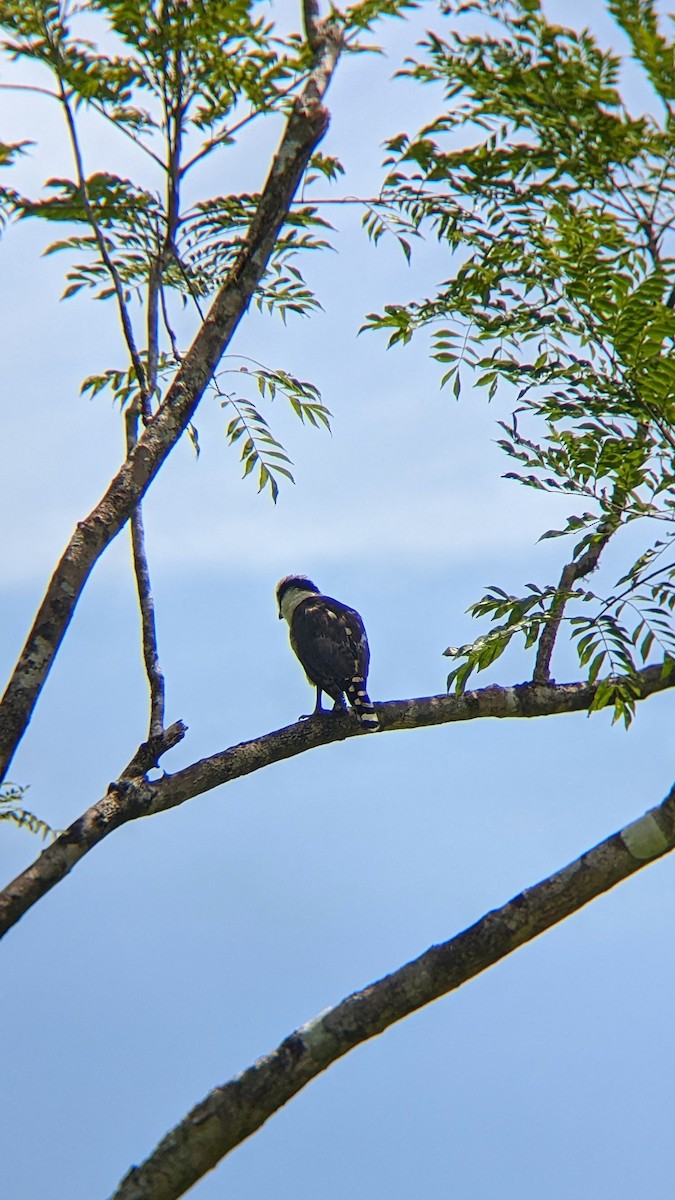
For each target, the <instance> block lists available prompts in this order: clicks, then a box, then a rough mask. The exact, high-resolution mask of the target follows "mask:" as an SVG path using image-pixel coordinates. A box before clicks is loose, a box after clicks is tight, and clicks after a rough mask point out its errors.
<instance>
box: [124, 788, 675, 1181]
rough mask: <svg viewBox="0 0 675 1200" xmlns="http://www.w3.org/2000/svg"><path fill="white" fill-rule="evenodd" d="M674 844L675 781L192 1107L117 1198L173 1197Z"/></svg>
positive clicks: (135, 1169) (128, 1178) (133, 1172)
mask: <svg viewBox="0 0 675 1200" xmlns="http://www.w3.org/2000/svg"><path fill="white" fill-rule="evenodd" d="M674 848H675V786H674V787H673V788H672V789H671V791H670V793H669V795H668V796H667V797H666V799H665V800H664V801H663V803H662V804H660V805H659V806H658V807H657V808H653V809H651V810H650V811H649V812H648V813H646V814H645V815H644V816H643V817H640V818H639V819H638V820H637V821H634V822H632V824H630V825H627V826H626V827H625V828H624V829H622V830H620V832H619V833H615V834H613V835H612V836H611V837H608V838H607V839H606V840H605V841H604V842H600V844H599V845H598V846H595V848H594V849H592V850H589V851H588V852H587V853H586V854H582V855H581V857H580V858H577V859H575V860H574V862H572V863H569V864H568V865H567V866H565V867H563V868H562V870H560V871H557V872H556V873H555V874H554V875H550V876H549V877H548V879H544V880H543V881H542V882H541V883H538V884H536V885H535V886H534V887H532V888H528V889H527V890H526V891H524V892H521V893H520V895H518V896H515V897H514V898H513V899H512V900H510V901H509V902H508V903H507V904H505V905H504V906H503V907H502V908H498V909H495V910H494V912H490V913H487V914H486V916H484V917H482V918H481V920H480V921H477V922H476V924H475V925H471V926H470V927H469V928H468V929H465V930H464V932H463V933H460V934H458V935H457V936H456V937H454V938H451V939H450V940H449V941H447V942H443V943H442V944H441V945H439V946H432V947H431V948H430V949H429V950H427V951H426V953H424V954H422V955H420V957H419V958H417V959H415V960H414V961H413V962H410V963H407V964H406V965H405V966H404V967H401V968H400V969H399V970H398V971H394V972H393V973H392V974H391V975H387V976H385V978H384V979H380V980H378V981H377V982H376V983H373V984H371V985H370V986H369V987H367V988H364V990H363V991H360V992H354V993H352V995H351V996H348V997H347V998H346V999H345V1000H342V1001H341V1003H340V1004H337V1005H336V1006H335V1007H334V1008H331V1009H328V1010H327V1011H326V1012H323V1013H321V1015H320V1016H318V1017H315V1018H314V1020H313V1021H308V1022H307V1024H305V1025H301V1026H300V1028H299V1029H296V1031H295V1032H294V1033H292V1034H291V1035H290V1037H287V1038H286V1039H285V1040H284V1041H283V1042H282V1043H281V1045H280V1046H279V1047H278V1048H277V1049H276V1050H275V1051H273V1052H272V1054H268V1055H266V1056H265V1057H264V1058H259V1059H258V1061H257V1062H256V1063H254V1064H253V1066H252V1067H249V1068H248V1069H247V1070H246V1071H242V1072H241V1074H239V1075H237V1076H236V1078H234V1079H231V1080H230V1081H229V1083H226V1084H223V1085H221V1086H220V1087H216V1088H214V1089H213V1091H212V1092H210V1093H209V1095H208V1096H207V1097H206V1099H205V1100H203V1101H202V1102H201V1103H200V1104H198V1105H197V1106H196V1107H195V1108H193V1109H192V1111H191V1112H190V1113H188V1115H187V1116H186V1117H185V1119H184V1120H183V1121H181V1122H180V1124H179V1125H177V1126H176V1127H175V1128H174V1129H172V1130H171V1132H170V1133H168V1134H167V1135H166V1137H164V1138H163V1139H162V1141H161V1142H160V1143H159V1145H158V1146H157V1148H156V1150H155V1151H154V1153H153V1154H151V1155H150V1157H149V1158H148V1159H147V1160H146V1161H145V1162H144V1163H143V1164H142V1165H141V1166H140V1167H133V1168H132V1169H131V1171H130V1172H129V1174H128V1175H127V1176H126V1177H125V1178H124V1179H123V1180H122V1182H121V1184H120V1186H119V1187H118V1188H117V1190H116V1191H115V1193H114V1194H113V1196H112V1197H111V1200H177V1198H178V1197H179V1196H183V1195H184V1194H185V1192H186V1191H188V1189H189V1188H190V1187H192V1185H193V1184H194V1183H196V1182H197V1180H198V1179H201V1178H202V1176H203V1175H205V1174H206V1172H207V1171H211V1170H213V1168H214V1167H215V1166H216V1165H217V1163H218V1162H220V1160H221V1159H222V1158H223V1157H224V1156H225V1155H226V1154H228V1153H229V1151H230V1150H233V1149H234V1148H235V1146H239V1145H240V1144H241V1143H242V1142H243V1141H245V1139H246V1138H248V1137H250V1136H251V1134H252V1133H255V1131H256V1130H257V1129H259V1128H260V1126H261V1125H263V1124H264V1123H265V1121H266V1120H267V1119H268V1118H269V1117H271V1116H272V1114H273V1113H275V1112H277V1111H278V1110H279V1109H280V1108H282V1107H283V1105H284V1104H286V1103H287V1102H288V1101H289V1100H291V1099H292V1097H293V1096H295V1095H297V1093H298V1092H299V1091H301V1090H302V1088H304V1087H305V1086H306V1085H307V1084H308V1083H310V1082H311V1080H312V1079H315V1078H316V1076H317V1075H320V1074H321V1073H322V1072H323V1071H325V1070H326V1069H327V1068H328V1067H329V1066H331V1064H332V1063H334V1062H336V1061H337V1059H339V1058H342V1057H343V1056H344V1055H345V1054H348V1053H349V1052H350V1050H353V1049H354V1048H355V1047H356V1046H359V1045H361V1044H362V1043H363V1042H366V1041H369V1040H370V1039H371V1038H373V1037H377V1036H378V1034H380V1033H383V1032H384V1030H385V1029H388V1028H389V1027H390V1026H391V1025H394V1024H395V1023H396V1022H397V1021H401V1020H402V1019H403V1018H404V1017H407V1016H409V1015H410V1014H411V1013H413V1012H417V1010H418V1009H420V1008H423V1007H424V1006H425V1005H427V1004H430V1003H431V1002H432V1001H433V1000H437V999H438V998H439V997H440V996H445V995H447V994H448V993H449V992H452V991H455V990H456V989H457V988H459V987H461V986H462V984H464V983H466V982H467V981H468V980H469V979H474V978H475V977H476V976H477V975H480V974H481V973H482V972H483V971H486V970H487V969H488V967H491V966H493V965H494V964H495V963H497V962H499V961H500V960H501V959H502V958H505V957H506V956H507V955H509V954H512V953H513V951H514V950H517V949H518V948H519V947H520V946H523V945H525V944H526V943H527V942H531V941H532V940H533V939H534V938H536V937H538V936H539V935H540V934H541V933H544V931H545V930H547V929H550V928H551V927H552V926H554V925H557V924H559V922H560V921H563V920H565V918H566V917H569V916H571V915H572V913H575V912H578V911H579V909H581V908H583V907H584V905H586V904H588V903H589V902H590V901H591V900H593V899H595V897H596V896H600V895H602V893H603V892H607V891H609V890H610V888H613V887H616V885H617V884H618V883H620V882H621V881H622V880H624V879H628V878H629V877H630V876H631V875H634V874H635V872H636V871H639V870H641V869H642V867H645V866H647V864H648V863H651V862H654V861H655V860H656V859H658V858H661V857H662V856H663V855H664V854H668V853H670V852H671V851H672V850H673V849H674Z"/></svg>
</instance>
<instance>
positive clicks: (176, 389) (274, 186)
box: [0, 30, 341, 780]
mask: <svg viewBox="0 0 675 1200" xmlns="http://www.w3.org/2000/svg"><path fill="white" fill-rule="evenodd" d="M340 50H341V37H340V35H339V33H338V32H337V31H336V30H335V31H332V32H328V33H324V38H323V40H322V43H321V47H320V50H319V52H318V54H317V57H316V62H315V65H314V67H313V69H312V71H311V72H310V75H309V77H308V79H307V83H306V85H305V87H304V89H303V91H302V93H301V95H300V96H298V97H297V99H296V101H295V104H294V108H293V112H292V114H291V116H290V117H289V119H288V122H287V124H286V128H285V131H284V134H283V136H282V139H281V143H280V146H279V150H278V151H277V154H276V156H275V158H274V161H273V163H272V166H271V169H270V173H269V176H268V178H267V182H266V183H265V187H264V188H263V191H262V194H261V196H260V201H259V203H258V207H257V210H256V213H255V215H254V217H253V220H252V222H251V226H250V228H249V231H248V235H247V237H246V240H245V243H244V245H243V246H242V249H241V251H240V253H239V255H238V256H237V259H236V262H235V263H234V265H233V267H232V270H231V271H230V273H229V275H228V277H227V279H226V280H225V282H224V284H223V286H222V288H221V289H220V291H219V292H218V294H217V295H216V298H215V300H214V301H213V304H212V305H211V308H210V310H209V312H208V313H207V316H206V319H205V321H204V323H203V324H202V326H201V328H200V330H199V332H198V333H197V335H196V337H195V339H194V341H193V343H192V346H191V347H190V350H189V351H188V353H187V355H186V356H185V359H184V361H183V363H182V364H181V366H180V368H179V370H178V372H177V374H176V377H175V379H174V381H173V383H172V385H171V387H170V388H169V390H168V392H167V394H166V397H165V399H164V401H163V403H162V404H161V405H160V407H159V409H158V410H157V412H156V413H155V415H154V416H153V417H152V419H151V420H150V421H149V422H148V424H147V426H146V428H145V430H144V432H143V434H142V436H141V437H140V438H139V440H138V444H137V445H136V447H135V449H134V450H133V451H132V453H131V454H130V455H129V457H128V458H127V460H126V462H125V463H124V464H123V465H122V467H121V468H120V470H119V472H118V473H117V475H116V476H115V478H114V479H113V481H112V483H111V484H110V486H109V488H108V490H107V491H106V493H105V495H104V496H103V497H102V499H101V500H100V501H99V503H98V504H97V505H96V507H95V508H94V509H93V511H92V512H91V513H90V514H89V516H88V517H87V518H86V519H85V520H84V521H81V522H80V523H79V524H78V526H77V528H76V529H75V532H74V533H73V536H72V538H71V540H70V542H69V544H68V546H67V547H66V550H65V552H64V554H63V556H62V558H61V561H60V562H59V564H58V566H57V568H56V571H55V572H54V574H53V576H52V578H51V580H50V582H49V585H48V588H47V592H46V595H45V598H44V600H43V601H42V604H41V605H40V608H39V610H38V613H37V616H36V618H35V623H34V625H33V628H32V629H31V631H30V633H29V635H28V639H27V641H26V644H25V646H24V649H23V651H22V653H21V656H20V658H19V661H18V663H17V665H16V667H15V670H14V673H13V675H12V677H11V679H10V681H9V684H8V686H7V690H6V692H5V695H4V697H3V700H2V704H0V780H2V779H3V778H5V776H6V773H7V769H8V767H9V764H10V762H11V760H12V757H13V755H14V752H15V750H16V747H17V746H18V744H19V742H20V740H21V738H22V737H23V734H24V732H25V730H26V727H27V725H28V723H29V721H30V718H31V715H32V713H33V709H34V707H35V704H36V702H37V699H38V697H39V695H40V692H41V690H42V688H43V686H44V683H45V680H46V679H47V676H48V674H49V671H50V669H51V666H52V664H53V662H54V659H55V657H56V654H57V652H58V649H59V646H60V645H61V641H62V640H63V637H64V635H65V632H66V630H67V628H68V625H69V623H70V620H71V617H72V615H73V612H74V610H75V607H76V605H77V601H78V599H79V596H80V593H81V591H82V589H83V587H84V585H85V583H86V581H87V579H88V577H89V573H90V571H91V570H92V567H93V566H94V563H95V562H96V560H97V559H98V558H99V556H100V555H101V553H102V552H103V550H104V549H105V548H106V546H108V545H109V543H110V542H111V541H112V539H113V538H114V537H115V536H116V535H117V534H118V533H119V531H120V529H121V528H122V526H123V525H124V524H125V522H126V521H127V520H128V519H129V517H130V516H131V514H132V513H133V511H134V509H135V508H136V506H137V505H138V503H139V501H140V500H141V499H142V498H143V496H144V494H145V492H146V490H147V488H148V487H149V486H150V484H151V483H152V480H153V479H154V477H155V475H156V474H157V472H158V470H159V469H160V467H161V465H162V463H163V462H164V460H165V458H166V457H167V455H168V454H169V452H170V451H171V449H172V448H173V446H174V445H175V444H176V442H177V441H178V439H179V438H180V436H181V434H182V433H183V432H184V431H185V429H186V427H187V426H188V424H189V422H190V421H191V419H192V416H193V414H194V411H195V409H196V407H197V405H198V403H199V401H200V399H201V397H202V395H203V393H204V391H205V389H206V387H207V386H208V384H209V382H210V380H211V379H212V377H213V373H214V371H215V369H216V367H217V365H218V362H219V361H220V358H221V356H222V354H223V352H224V350H225V349H226V347H227V345H228V343H229V341H230V339H231V338H232V335H233V334H234V332H235V330H236V328H237V326H238V324H239V321H240V320H241V318H242V316H243V315H244V313H245V312H246V309H247V307H248V304H249V301H250V300H251V297H252V295H253V293H254V291H255V289H256V287H257V286H258V283H259V282H260V279H261V277H262V275H263V273H264V271H265V269H266V266H267V263H268V261H269V257H270V254H271V253H272V251H273V249H274V245H275V242H276V239H277V236H278V234H279V230H280V229H281V226H282V225H283V222H284V220H285V219H286V216H287V214H288V211H289V208H290V205H291V203H292V200H293V197H294V195H295V192H296V189H297V187H298V185H299V183H300V180H301V178H302V174H303V172H304V170H305V168H306V166H307V163H308V162H309V159H310V157H311V155H312V153H313V151H314V149H315V147H316V146H317V144H318V142H319V141H320V140H321V138H322V137H323V135H324V133H325V132H326V129H327V127H328V120H329V114H328V112H327V110H326V109H325V108H324V106H323V104H322V103H321V101H322V97H323V95H324V93H325V91H326V88H327V87H328V84H329V82H330V79H331V76H332V74H333V71H334V69H335V66H336V64H337V60H338V57H339V54H340Z"/></svg>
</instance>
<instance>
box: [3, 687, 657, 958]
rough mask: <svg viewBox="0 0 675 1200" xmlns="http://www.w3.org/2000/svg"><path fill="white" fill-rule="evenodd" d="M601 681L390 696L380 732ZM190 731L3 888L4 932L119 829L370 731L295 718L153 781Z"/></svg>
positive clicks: (517, 705)
mask: <svg viewBox="0 0 675 1200" xmlns="http://www.w3.org/2000/svg"><path fill="white" fill-rule="evenodd" d="M638 679H639V681H640V685H641V688H640V699H643V700H644V699H646V698H647V697H648V696H651V695H653V694H654V693H656V692H661V691H664V690H666V689H668V688H672V687H675V672H673V673H671V674H670V675H669V676H667V677H665V678H664V675H663V671H662V669H661V667H660V666H654V667H645V668H644V670H642V671H640V672H639V674H638ZM601 682H602V681H598V682H596V683H594V684H590V683H560V684H553V683H550V684H543V685H540V684H535V683H522V684H518V685H516V686H515V687H486V688H481V689H479V690H477V691H473V692H464V693H463V694H462V695H461V696H455V695H442V696H425V697H422V698H420V699H414V700H390V701H388V702H387V703H385V704H378V705H376V709H377V715H378V719H379V722H380V728H381V730H383V731H385V732H390V731H393V730H400V729H422V728H425V727H427V726H429V725H443V724H448V723H452V722H455V721H473V720H477V719H479V718H481V717H497V718H506V717H543V716H552V715H554V714H560V713H568V712H583V711H585V710H587V709H588V708H589V706H590V704H591V702H592V700H593V697H594V696H595V693H596V691H597V689H598V687H599V686H600V684H601ZM173 731H178V733H177V734H176V740H177V741H179V740H180V738H181V737H182V736H183V733H184V732H185V731H184V728H183V726H182V725H181V724H180V723H178V724H177V725H175V726H171V728H170V729H168V730H167V731H166V732H165V734H164V735H162V737H161V738H159V739H157V740H153V739H150V742H149V743H146V744H145V746H144V747H141V748H140V750H139V751H138V752H137V754H136V755H135V756H134V758H133V759H132V761H131V763H130V764H129V766H128V767H127V768H126V769H125V770H124V771H123V772H122V775H121V776H120V778H119V780H117V781H116V782H115V783H112V784H111V785H110V787H109V789H108V792H107V794H106V795H105V796H103V797H102V799H101V800H99V801H98V802H97V803H96V804H94V805H92V807H91V808H89V809H88V810H87V811H86V812H85V813H84V814H83V815H82V816H81V817H79V818H78V819H77V821H75V822H74V824H73V825H71V826H70V828H69V829H66V830H65V832H64V833H63V834H61V836H60V837H58V838H57V839H56V841H54V842H53V843H52V844H51V845H50V846H48V847H47V848H46V849H45V850H43V852H42V854H41V855H40V857H39V858H38V859H36V861H35V862H34V863H33V864H32V865H31V866H30V867H28V868H27V870H26V871H24V872H23V873H22V874H21V875H18V876H17V878H16V879H15V880H14V881H13V882H12V883H10V884H8V885H7V887H6V888H5V889H4V891H2V892H0V937H2V935H3V934H4V933H6V932H7V930H8V929H11V927H12V925H15V924H16V922H17V921H18V920H19V919H20V918H21V917H22V916H23V915H24V913H26V912H28V910H29V909H30V908H31V907H32V906H33V905H34V904H35V903H36V902H37V901H38V900H40V899H41V898H42V896H44V895H46V894H47V892H49V891H50V890H51V888H53V887H54V886H55V884H57V883H59V882H60V880H61V879H63V878H64V877H65V876H66V875H67V874H68V873H69V872H70V871H71V870H72V869H73V867H74V866H75V864H76V863H77V862H79V860H80V859H81V858H83V857H84V855H85V854H87V853H88V852H89V850H91V849H93V847H94V846H96V845H98V843H99V842H101V841H103V839H104V838H105V837H107V836H108V834H109V833H112V832H113V830H114V829H118V828H119V827H120V825H124V824H126V822H127V821H133V820H135V819H136V818H137V817H145V816H151V815H153V814H155V813H160V812H165V811H166V810H168V809H170V808H175V807H176V805H178V804H182V803H183V802H184V801H185V800H190V799H192V798H193V797H194V796H199V795H201V794H202V793H203V792H208V791H211V790H212V789H213V788H215V787H219V786H220V785H221V784H224V783H230V782H232V780H234V779H240V778H242V776H244V775H250V774H252V773H253V772H254V771H259V770H261V768H262V767H268V766H271V765H272V764H273V763H277V762H282V761H284V760H285V759H288V758H295V757H296V756H297V755H299V754H304V753H305V752H306V751H308V750H314V749H316V748H317V747H318V746H326V745H329V744H330V743H332V742H339V741H344V740H345V739H346V738H350V737H359V736H370V735H369V734H364V733H363V729H362V726H361V725H359V723H358V721H357V720H356V718H355V717H354V716H353V715H352V714H350V713H347V712H344V713H342V712H337V713H332V712H331V713H325V714H323V715H322V716H319V717H314V718H312V719H311V720H309V721H297V722H296V723H295V724H294V725H287V726H286V727H285V728H283V729H277V730H275V731H274V732H273V733H268V734H264V735H263V736H262V737H260V738H255V739H253V740H252V741H250V742H241V743H240V744H239V745H237V746H231V747H230V748H229V749H228V750H222V751H220V753H218V754H213V755H211V756H210V757H209V758H203V759H201V760H200V761H199V762H195V763H192V764H191V765H190V766H188V767H185V768H183V770H181V771H177V772H176V773H175V774H174V775H164V776H163V777H162V778H161V779H158V780H156V781H154V782H152V783H151V782H149V781H148V779H147V778H145V772H146V771H147V770H148V769H149V767H150V766H152V765H155V764H156V759H157V757H158V755H157V754H156V753H155V750H156V747H157V745H159V746H160V747H161V749H160V750H159V753H162V754H163V753H164V751H165V748H167V747H166V746H165V745H164V741H163V739H164V738H166V739H170V738H171V736H172V734H173Z"/></svg>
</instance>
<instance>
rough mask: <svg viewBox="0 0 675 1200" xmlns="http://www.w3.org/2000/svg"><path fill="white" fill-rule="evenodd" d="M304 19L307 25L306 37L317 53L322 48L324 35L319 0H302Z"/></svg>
mask: <svg viewBox="0 0 675 1200" xmlns="http://www.w3.org/2000/svg"><path fill="white" fill-rule="evenodd" d="M302 19H303V23H304V26H305V37H306V38H307V41H308V43H309V45H310V47H311V49H312V50H313V51H314V53H315V54H316V53H317V52H318V51H319V50H320V49H321V38H322V36H323V34H322V21H321V18H320V17H319V2H318V0H302Z"/></svg>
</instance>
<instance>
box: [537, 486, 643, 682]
mask: <svg viewBox="0 0 675 1200" xmlns="http://www.w3.org/2000/svg"><path fill="white" fill-rule="evenodd" d="M622 512H623V506H622V505H621V506H617V510H616V511H615V512H613V513H612V516H611V517H608V518H607V519H606V520H604V521H601V523H600V524H599V526H598V530H597V534H596V536H595V537H594V539H593V541H592V542H591V544H590V546H589V547H588V549H587V550H586V552H585V554H582V556H581V558H579V559H576V560H574V561H573V562H569V563H567V564H566V565H565V566H564V567H563V569H562V574H561V576H560V583H559V584H558V587H557V590H556V594H555V597H554V599H553V601H552V603H551V608H550V612H549V619H548V621H547V622H546V624H545V625H544V628H543V630H542V633H541V637H540V638H539V645H538V647H537V657H536V660H535V664H534V674H533V676H532V681H533V683H538V684H545V683H548V681H549V680H550V678H551V655H552V654H553V647H554V645H555V640H556V637H557V636H558V630H559V629H560V622H561V621H562V619H563V614H564V612H565V606H566V604H567V601H568V600H569V598H570V592H571V591H572V588H573V587H574V585H575V583H576V582H577V580H579V579H583V577H584V576H585V575H590V574H591V571H594V570H595V568H596V567H597V565H598V562H599V561H600V555H601V554H602V552H603V550H604V549H605V546H606V545H607V543H608V541H609V540H610V538H611V537H612V536H613V535H614V534H615V533H616V531H617V529H618V527H619V523H620V520H621V513H622Z"/></svg>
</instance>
